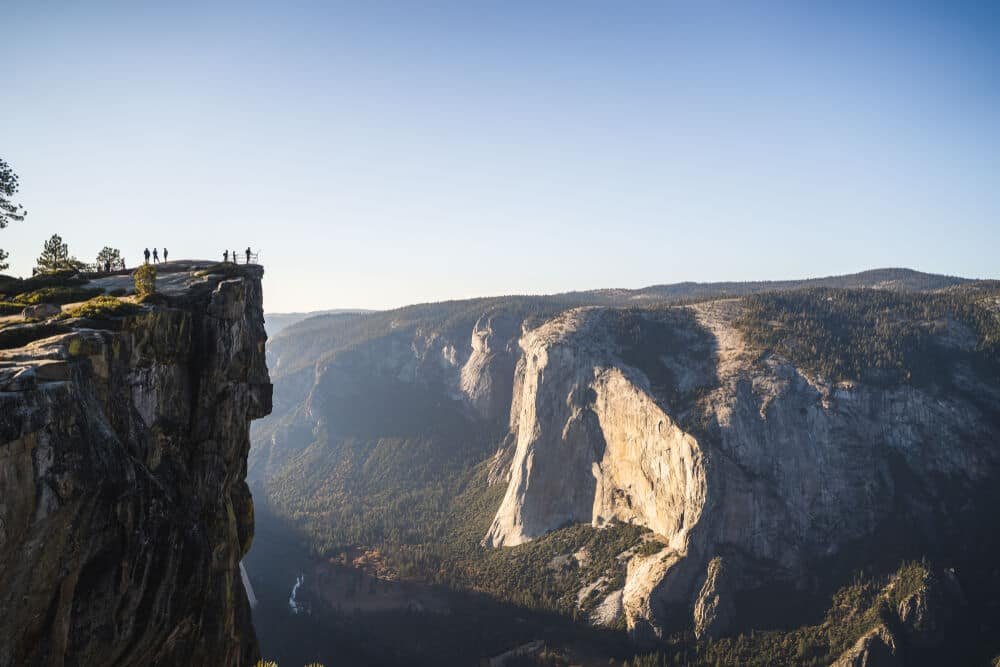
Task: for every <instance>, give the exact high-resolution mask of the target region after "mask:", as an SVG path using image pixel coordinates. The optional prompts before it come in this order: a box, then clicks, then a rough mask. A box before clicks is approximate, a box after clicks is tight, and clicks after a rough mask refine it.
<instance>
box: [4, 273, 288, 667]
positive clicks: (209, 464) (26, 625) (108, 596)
mask: <svg viewBox="0 0 1000 667" xmlns="http://www.w3.org/2000/svg"><path fill="white" fill-rule="evenodd" d="M262 275H263V271H262V270H261V269H260V268H259V267H253V266H251V267H239V268H238V269H236V268H235V267H232V266H231V265H230V266H226V267H221V266H213V265H211V264H210V263H202V264H199V263H181V262H173V263H171V264H169V265H165V266H162V267H161V269H160V280H159V293H158V294H157V295H155V298H152V299H147V300H146V301H145V302H143V303H134V301H135V300H134V299H130V298H128V297H126V298H125V299H122V302H123V303H125V305H126V306H127V307H122V308H121V309H117V306H115V309H112V310H107V311H105V312H101V311H100V310H99V309H98V310H96V311H94V310H91V311H88V310H86V309H82V310H81V309H73V308H72V307H70V306H67V307H66V309H65V310H64V312H63V315H62V316H61V317H56V318H51V319H49V320H46V321H41V322H30V321H29V322H17V321H12V320H10V319H9V320H8V321H6V322H4V326H3V328H2V329H0V344H2V346H3V349H0V488H2V496H0V572H2V573H3V577H2V581H0V608H2V609H3V610H4V614H3V617H2V618H0V665H2V666H3V667H7V666H15V665H17V666H21V665H42V664H45V665H62V664H67V665H69V664H81V665H84V664H116V665H179V664H186V665H246V664H250V663H252V662H254V661H256V659H257V658H258V657H259V651H258V648H257V641H256V637H255V634H254V630H253V627H252V624H251V619H250V608H249V605H248V602H247V597H246V594H245V592H244V588H243V585H242V582H241V579H240V569H239V565H240V560H241V558H242V557H243V555H244V554H245V553H246V552H247V550H248V549H249V548H250V543H251V540H252V539H253V532H254V512H253V502H252V499H251V496H250V492H249V489H248V487H247V484H246V482H245V475H246V457H247V452H248V449H249V435H248V433H249V424H250V421H251V420H252V419H256V418H259V417H262V416H264V415H266V414H268V413H269V412H270V410H271V385H270V380H269V378H268V371H267V366H266V364H265V358H264V343H265V340H266V336H265V333H264V326H263V316H262V310H261V305H262V296H261V278H262ZM73 280H74V281H75V282H76V283H80V282H82V281H83V280H85V279H81V278H74V279H73ZM130 282H131V281H130V279H129V277H128V276H127V275H120V276H112V277H106V278H101V279H96V278H95V279H92V280H90V281H89V282H86V284H85V285H84V287H85V288H86V289H89V290H93V291H96V292H102V291H103V292H111V293H121V292H120V291H124V290H127V289H128V288H130V287H131V284H130ZM118 290H120V291H118ZM104 305H105V306H106V304H104ZM67 315H68V317H67ZM76 315H82V316H76Z"/></svg>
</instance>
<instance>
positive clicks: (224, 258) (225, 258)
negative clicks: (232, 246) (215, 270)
mask: <svg viewBox="0 0 1000 667" xmlns="http://www.w3.org/2000/svg"><path fill="white" fill-rule="evenodd" d="M222 263H223V264H228V263H229V251H228V250H223V251H222Z"/></svg>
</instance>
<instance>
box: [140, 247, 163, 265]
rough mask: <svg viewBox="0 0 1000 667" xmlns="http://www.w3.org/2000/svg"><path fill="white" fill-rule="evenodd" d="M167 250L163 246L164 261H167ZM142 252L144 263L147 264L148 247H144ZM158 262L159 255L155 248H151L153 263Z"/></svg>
mask: <svg viewBox="0 0 1000 667" xmlns="http://www.w3.org/2000/svg"><path fill="white" fill-rule="evenodd" d="M167 252H168V251H167V249H166V248H164V249H163V261H164V262H165V261H167ZM142 254H143V255H145V257H146V264H149V248H146V249H145V250H144V251H143V253H142ZM159 263H160V256H159V255H158V254H157V252H156V248H153V264H159Z"/></svg>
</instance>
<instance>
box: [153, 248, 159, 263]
mask: <svg viewBox="0 0 1000 667" xmlns="http://www.w3.org/2000/svg"><path fill="white" fill-rule="evenodd" d="M159 263H160V257H159V256H158V255H157V254H156V248H153V264H159Z"/></svg>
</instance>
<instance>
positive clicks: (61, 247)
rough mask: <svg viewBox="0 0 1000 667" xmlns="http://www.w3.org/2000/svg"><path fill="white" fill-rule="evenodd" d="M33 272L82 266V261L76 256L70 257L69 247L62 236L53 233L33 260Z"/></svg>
mask: <svg viewBox="0 0 1000 667" xmlns="http://www.w3.org/2000/svg"><path fill="white" fill-rule="evenodd" d="M35 264H36V266H35V273H46V272H48V271H58V270H60V269H76V270H78V271H79V270H80V269H82V268H83V262H81V261H80V260H78V259H77V258H76V257H71V256H70V254H69V247H68V246H67V245H66V244H65V243H63V240H62V237H61V236H59V235H58V234H53V235H52V238H50V239H49V240H48V241H46V242H45V245H44V246H42V254H41V255H39V256H38V259H37V260H35Z"/></svg>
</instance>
